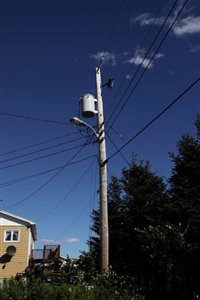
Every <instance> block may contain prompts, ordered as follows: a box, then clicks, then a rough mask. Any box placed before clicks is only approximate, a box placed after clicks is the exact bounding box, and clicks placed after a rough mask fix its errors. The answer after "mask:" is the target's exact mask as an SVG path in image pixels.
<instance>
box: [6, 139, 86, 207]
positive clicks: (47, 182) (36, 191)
mask: <svg viewBox="0 0 200 300" xmlns="http://www.w3.org/2000/svg"><path fill="white" fill-rule="evenodd" d="M86 145H87V142H85V143H84V144H83V145H82V147H81V149H79V150H78V151H77V152H76V153H75V154H74V155H73V156H72V157H71V159H70V160H69V161H68V162H67V163H66V164H65V165H64V166H63V167H62V168H61V169H59V170H58V171H57V172H56V173H55V174H54V175H53V176H52V177H51V178H50V179H48V180H47V181H46V182H45V183H44V184H42V185H41V186H40V187H39V188H38V189H36V190H35V191H34V192H32V193H31V194H30V195H28V196H26V197H25V198H24V199H22V200H20V201H18V202H16V203H14V204H12V205H10V206H7V207H5V208H4V209H9V208H12V207H15V206H17V205H19V204H21V203H23V202H24V201H26V200H28V199H30V198H31V197H33V196H34V195H35V194H37V193H38V192H39V191H41V190H42V189H43V188H44V187H45V186H47V185H48V184H49V183H50V182H51V181H52V180H53V179H54V178H55V177H57V176H58V175H59V174H60V173H61V172H62V171H63V170H64V169H65V167H66V166H68V164H70V163H71V162H72V161H73V159H74V158H75V157H76V156H77V155H78V154H79V153H80V152H81V151H82V150H83V149H84V148H85V146H86Z"/></svg>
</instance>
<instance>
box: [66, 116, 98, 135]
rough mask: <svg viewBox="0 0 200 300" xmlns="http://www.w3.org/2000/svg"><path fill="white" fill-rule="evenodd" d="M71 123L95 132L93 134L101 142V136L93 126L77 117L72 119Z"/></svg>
mask: <svg viewBox="0 0 200 300" xmlns="http://www.w3.org/2000/svg"><path fill="white" fill-rule="evenodd" d="M70 123H71V124H72V125H75V126H85V127H88V128H90V129H91V130H92V131H93V133H94V134H95V136H96V138H97V139H98V140H99V134H98V133H97V132H96V130H95V129H94V128H93V127H92V126H91V125H89V124H88V123H86V122H84V121H83V120H81V119H79V118H77V117H73V118H71V119H70Z"/></svg>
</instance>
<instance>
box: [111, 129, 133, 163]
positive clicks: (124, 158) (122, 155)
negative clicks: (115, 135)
mask: <svg viewBox="0 0 200 300" xmlns="http://www.w3.org/2000/svg"><path fill="white" fill-rule="evenodd" d="M107 137H108V139H109V140H110V142H111V143H112V144H113V146H114V147H115V149H117V150H118V151H119V153H120V155H121V157H122V158H123V160H124V161H125V162H126V164H127V165H129V166H130V163H129V162H128V160H127V159H126V157H125V156H124V154H123V153H122V151H121V150H120V149H119V148H118V147H117V145H116V144H115V142H114V141H113V140H112V139H111V137H110V134H109V133H107Z"/></svg>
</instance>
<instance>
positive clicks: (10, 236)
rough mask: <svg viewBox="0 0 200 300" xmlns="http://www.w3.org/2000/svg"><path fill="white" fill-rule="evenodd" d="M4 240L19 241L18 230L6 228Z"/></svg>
mask: <svg viewBox="0 0 200 300" xmlns="http://www.w3.org/2000/svg"><path fill="white" fill-rule="evenodd" d="M4 242H19V230H6V231H5V233H4Z"/></svg>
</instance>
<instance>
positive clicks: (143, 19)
mask: <svg viewBox="0 0 200 300" xmlns="http://www.w3.org/2000/svg"><path fill="white" fill-rule="evenodd" d="M130 22H131V24H134V23H139V24H140V25H141V26H147V25H152V24H154V25H162V24H163V22H164V17H160V18H156V19H155V18H154V17H153V16H151V14H150V13H144V14H141V15H139V16H137V17H136V18H131V20H130Z"/></svg>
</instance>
